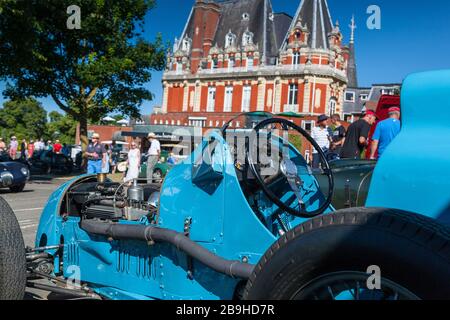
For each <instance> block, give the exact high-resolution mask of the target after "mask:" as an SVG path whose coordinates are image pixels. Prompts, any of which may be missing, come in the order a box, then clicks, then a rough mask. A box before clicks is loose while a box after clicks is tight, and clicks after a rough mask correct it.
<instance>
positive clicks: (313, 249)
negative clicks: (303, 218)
mask: <svg viewBox="0 0 450 320" xmlns="http://www.w3.org/2000/svg"><path fill="white" fill-rule="evenodd" d="M244 298H246V299H250V300H297V299H298V300H372V299H373V300H414V299H450V231H449V228H447V227H446V226H442V225H440V224H438V223H437V222H435V221H433V220H431V219H428V218H425V217H423V216H419V215H415V214H412V213H407V212H402V211H398V210H389V209H366V208H352V209H347V210H341V211H337V212H335V213H334V214H330V215H324V216H321V217H318V218H316V219H312V220H309V221H308V222H306V223H304V224H302V225H300V226H298V227H297V228H295V229H294V230H291V231H290V232H289V233H287V234H286V235H285V236H284V237H282V238H281V239H280V240H279V241H277V242H276V243H275V244H274V245H273V246H272V247H271V248H270V249H269V251H268V252H267V253H266V254H265V255H264V257H263V258H262V259H261V261H260V262H259V264H258V265H257V266H256V267H255V271H254V273H253V274H252V276H251V278H250V280H249V281H248V283H247V286H246V289H245V293H244Z"/></svg>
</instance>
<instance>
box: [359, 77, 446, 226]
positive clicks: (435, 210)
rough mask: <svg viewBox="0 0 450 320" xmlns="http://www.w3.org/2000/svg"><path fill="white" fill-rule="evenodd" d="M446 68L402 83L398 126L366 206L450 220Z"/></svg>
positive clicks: (444, 220)
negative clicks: (400, 121) (399, 125)
mask: <svg viewBox="0 0 450 320" xmlns="http://www.w3.org/2000/svg"><path fill="white" fill-rule="evenodd" d="M449 92H450V70H445V71H434V72H425V73H418V74H414V75H411V76H409V77H408V78H407V79H406V80H405V81H404V83H403V89H402V96H401V103H402V131H401V133H400V134H399V135H398V136H397V138H396V139H395V140H394V141H393V142H392V144H391V145H390V146H389V147H388V149H387V150H386V151H385V153H384V154H383V157H381V159H380V161H379V162H378V164H377V167H376V168H375V172H374V175H373V178H372V184H371V186H370V192H369V197H368V199H367V202H366V206H367V207H383V208H392V209H401V210H405V211H409V212H414V213H417V214H421V215H425V216H427V217H431V218H434V219H437V220H439V221H440V222H441V223H445V224H450V188H449V181H450V174H449V172H450V171H449V170H450V166H449V164H450V124H449V119H450V99H449Z"/></svg>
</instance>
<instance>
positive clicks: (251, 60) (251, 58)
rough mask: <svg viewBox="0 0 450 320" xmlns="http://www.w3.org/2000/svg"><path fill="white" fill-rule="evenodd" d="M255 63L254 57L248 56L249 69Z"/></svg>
mask: <svg viewBox="0 0 450 320" xmlns="http://www.w3.org/2000/svg"><path fill="white" fill-rule="evenodd" d="M253 64H254V61H253V57H248V58H247V69H252V68H253Z"/></svg>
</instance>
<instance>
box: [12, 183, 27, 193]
mask: <svg viewBox="0 0 450 320" xmlns="http://www.w3.org/2000/svg"><path fill="white" fill-rule="evenodd" d="M24 189H25V183H23V184H20V185H18V186H14V187H11V188H9V190H11V192H13V193H19V192H22V191H23V190H24Z"/></svg>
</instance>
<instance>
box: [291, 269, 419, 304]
mask: <svg viewBox="0 0 450 320" xmlns="http://www.w3.org/2000/svg"><path fill="white" fill-rule="evenodd" d="M367 280H368V279H367V274H364V273H361V272H355V271H344V272H337V273H330V274H326V275H323V276H321V277H318V278H317V279H314V280H312V281H311V282H310V283H308V284H307V285H306V286H304V287H303V288H301V289H300V290H299V291H298V292H296V293H295V295H294V296H292V297H291V299H290V300H419V297H417V296H416V295H415V294H413V293H412V292H410V291H409V290H408V289H406V288H404V287H402V286H401V285H399V284H397V283H395V282H393V281H390V280H388V279H383V278H380V284H381V286H380V288H379V289H373V290H371V289H368V288H367Z"/></svg>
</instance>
